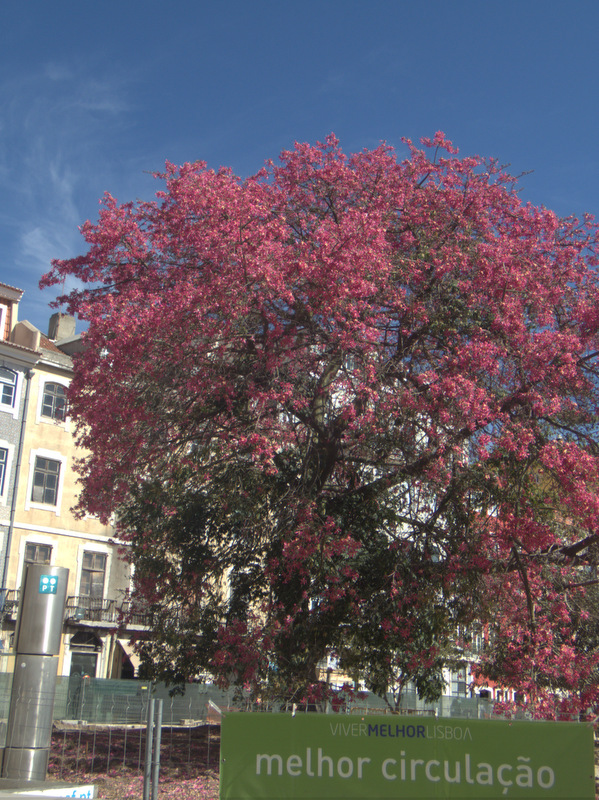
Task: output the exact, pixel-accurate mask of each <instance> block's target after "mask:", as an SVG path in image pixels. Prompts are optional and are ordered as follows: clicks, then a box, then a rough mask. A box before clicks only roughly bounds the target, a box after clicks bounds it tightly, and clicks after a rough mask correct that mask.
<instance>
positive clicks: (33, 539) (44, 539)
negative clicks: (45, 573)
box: [17, 533, 58, 587]
mask: <svg viewBox="0 0 599 800" xmlns="http://www.w3.org/2000/svg"><path fill="white" fill-rule="evenodd" d="M28 544H41V545H43V546H49V547H51V548H52V550H51V551H50V565H53V564H55V563H56V550H57V548H58V543H57V542H56V540H55V539H51V538H50V537H49V536H44V535H43V534H38V533H36V534H35V535H34V536H31V535H28V536H22V537H21V541H20V542H19V571H18V574H17V587H20V586H22V585H23V576H24V572H25V550H26V549H27V545H28Z"/></svg>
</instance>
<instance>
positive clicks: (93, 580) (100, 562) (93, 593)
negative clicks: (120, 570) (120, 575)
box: [79, 551, 106, 597]
mask: <svg viewBox="0 0 599 800" xmlns="http://www.w3.org/2000/svg"><path fill="white" fill-rule="evenodd" d="M105 575H106V553H92V552H89V551H85V552H84V553H83V563H82V565H81V583H80V585H79V594H80V595H82V596H83V597H103V595H104V577H105Z"/></svg>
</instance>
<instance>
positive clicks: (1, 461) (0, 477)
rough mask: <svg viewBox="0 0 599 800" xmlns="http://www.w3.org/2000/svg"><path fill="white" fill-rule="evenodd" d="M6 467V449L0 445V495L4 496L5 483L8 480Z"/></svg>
mask: <svg viewBox="0 0 599 800" xmlns="http://www.w3.org/2000/svg"><path fill="white" fill-rule="evenodd" d="M7 467H8V450H7V448H6V447H0V497H3V496H4V489H5V488H6V486H5V484H6V482H7V481H8V475H7Z"/></svg>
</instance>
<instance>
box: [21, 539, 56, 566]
mask: <svg viewBox="0 0 599 800" xmlns="http://www.w3.org/2000/svg"><path fill="white" fill-rule="evenodd" d="M51 558H52V545H50V544H35V543H34V542H27V544H26V545H25V558H24V563H25V564H49V563H50V560H51Z"/></svg>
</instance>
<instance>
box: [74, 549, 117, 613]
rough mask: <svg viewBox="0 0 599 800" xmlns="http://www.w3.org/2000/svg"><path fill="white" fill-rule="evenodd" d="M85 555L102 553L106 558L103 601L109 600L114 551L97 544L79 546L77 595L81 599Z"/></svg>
mask: <svg viewBox="0 0 599 800" xmlns="http://www.w3.org/2000/svg"><path fill="white" fill-rule="evenodd" d="M84 553H101V554H102V555H103V556H106V567H105V569H104V586H103V587H102V600H107V599H109V598H107V597H106V590H107V588H108V583H109V580H108V579H109V576H110V567H111V560H112V549H111V548H110V547H107V546H106V545H102V544H96V543H95V542H85V543H84V544H80V545H79V549H78V552H77V580H76V582H75V594H76V596H77V597H80V589H81V576H82V574H83V555H84Z"/></svg>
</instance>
